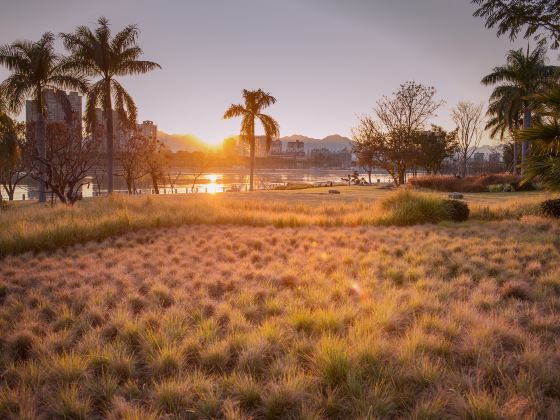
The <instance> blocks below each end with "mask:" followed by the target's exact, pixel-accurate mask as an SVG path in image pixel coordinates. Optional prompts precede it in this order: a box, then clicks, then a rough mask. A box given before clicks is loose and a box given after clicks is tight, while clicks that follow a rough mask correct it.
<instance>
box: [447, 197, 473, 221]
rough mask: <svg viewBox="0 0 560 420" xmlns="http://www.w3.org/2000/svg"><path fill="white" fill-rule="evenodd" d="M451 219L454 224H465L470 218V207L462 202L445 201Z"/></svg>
mask: <svg viewBox="0 0 560 420" xmlns="http://www.w3.org/2000/svg"><path fill="white" fill-rule="evenodd" d="M445 205H446V207H447V211H448V212H449V218H450V219H451V220H453V221H454V222H464V221H465V220H467V219H468V218H469V213H470V210H469V206H468V204H467V203H465V202H464V201H460V200H445Z"/></svg>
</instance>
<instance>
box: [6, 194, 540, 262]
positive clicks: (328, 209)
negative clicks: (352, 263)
mask: <svg viewBox="0 0 560 420" xmlns="http://www.w3.org/2000/svg"><path fill="white" fill-rule="evenodd" d="M339 189H340V190H341V191H342V194H340V195H329V194H328V189H324V188H316V189H312V190H313V191H312V192H302V191H267V192H256V193H253V194H251V193H237V194H218V195H215V196H211V195H202V194H201V195H198V196H184V195H183V196H159V197H157V196H148V197H139V196H135V197H130V196H113V197H109V198H95V199H90V200H85V201H83V202H80V203H78V204H77V205H76V206H74V207H73V208H72V207H67V206H64V205H58V206H55V207H54V208H50V207H41V206H40V205H38V204H32V205H29V204H23V205H22V204H16V205H14V206H13V207H12V208H10V209H8V210H6V211H2V212H0V259H1V258H3V257H5V256H6V255H14V254H20V253H22V252H27V251H47V250H55V249H58V248H61V247H65V246H69V245H73V244H75V243H84V242H87V241H91V240H102V239H105V238H108V237H111V236H118V235H122V234H124V233H126V232H131V231H138V230H140V229H148V228H152V229H153V228H159V227H176V226H181V225H191V224H207V225H216V224H235V225H247V226H267V225H273V226H276V227H296V226H361V225H406V224H413V223H418V221H419V220H424V222H432V220H430V218H428V219H426V218H425V217H426V216H427V215H436V214H437V213H438V211H437V209H436V208H435V207H437V203H435V201H438V200H440V199H441V198H442V197H445V195H442V194H426V193H413V192H407V191H399V192H397V193H394V192H391V191H387V190H381V189H378V188H364V187H341V188H339ZM305 191H308V190H305ZM395 194H396V195H399V194H401V195H402V194H404V195H409V196H411V197H413V198H420V199H424V198H425V199H426V200H425V201H427V203H426V204H427V205H428V207H430V206H432V207H433V210H434V211H431V210H430V211H427V212H423V213H422V214H415V213H418V212H414V211H411V209H409V208H408V207H403V208H402V209H405V208H406V209H407V211H406V212H405V213H404V214H403V212H398V211H390V210H388V209H387V208H385V207H384V206H383V204H382V202H383V201H384V200H386V199H390V197H392V196H394V195H395ZM544 197H545V195H544V194H542V193H536V194H535V193H513V194H508V193H501V194H490V193H488V194H470V195H466V199H467V202H468V203H469V205H470V206H471V218H472V219H475V220H477V219H478V220H504V219H517V218H519V217H521V216H522V215H527V214H535V213H536V211H537V205H538V203H539V202H540V201H542V199H543V198H544ZM440 201H441V200H440ZM423 208H424V209H426V206H423ZM418 210H420V208H419V209H418Z"/></svg>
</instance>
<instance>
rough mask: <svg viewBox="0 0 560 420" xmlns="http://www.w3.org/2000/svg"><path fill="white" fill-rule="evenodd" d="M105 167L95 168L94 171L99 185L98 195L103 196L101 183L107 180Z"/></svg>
mask: <svg viewBox="0 0 560 420" xmlns="http://www.w3.org/2000/svg"><path fill="white" fill-rule="evenodd" d="M105 174H106V171H105V168H103V167H101V168H95V170H94V171H93V176H92V178H93V180H94V181H95V185H96V186H97V195H98V196H101V185H103V181H104V180H105Z"/></svg>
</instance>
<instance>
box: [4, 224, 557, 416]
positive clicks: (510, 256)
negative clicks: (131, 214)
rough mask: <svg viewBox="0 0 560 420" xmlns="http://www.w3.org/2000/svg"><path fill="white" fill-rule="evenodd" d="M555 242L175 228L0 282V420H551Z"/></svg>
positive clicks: (93, 248) (550, 232)
mask: <svg viewBox="0 0 560 420" xmlns="http://www.w3.org/2000/svg"><path fill="white" fill-rule="evenodd" d="M559 237H560V226H559V225H558V223H556V222H552V221H550V220H546V219H541V218H535V217H526V218H524V219H523V220H522V221H502V222H488V223H483V224H480V223H470V224H460V225H439V226H434V225H423V226H414V227H371V226H361V227H355V228H352V227H330V228H326V227H318V226H309V227H297V228H285V229H278V228H275V227H273V226H268V227H250V226H232V225H219V226H183V227H180V228H162V229H158V230H151V231H142V232H133V233H127V234H125V235H123V236H121V237H119V238H113V239H109V240H106V241H102V242H99V243H95V242H91V243H88V244H85V245H76V246H74V247H72V248H70V249H67V250H65V251H63V250H59V251H56V252H54V253H52V254H50V255H46V254H42V255H39V256H36V257H33V256H31V255H22V256H15V257H7V258H5V259H4V261H2V264H1V271H0V278H2V280H1V281H0V299H1V302H2V305H1V306H0V343H1V346H2V352H1V353H0V354H1V355H0V372H2V382H1V383H2V385H1V386H0V418H35V417H36V416H38V415H42V416H43V417H48V418H91V417H106V418H114V419H117V418H128V419H133V418H134V419H140V418H142V419H145V418H159V417H165V416H168V417H171V418H180V419H182V418H185V419H190V418H193V419H196V418H228V419H241V418H255V419H259V418H265V419H284V418H294V419H295V418H307V419H321V418H340V419H348V418H363V419H366V418H369V419H373V418H408V417H413V418H434V419H436V418H437V419H440V418H473V419H493V418H525V419H535V418H558V417H559V416H560V352H559V336H560V329H559V326H560V267H559V266H558V264H557V262H558V260H559V258H560V253H559V249H560V243H559V241H558V238H559Z"/></svg>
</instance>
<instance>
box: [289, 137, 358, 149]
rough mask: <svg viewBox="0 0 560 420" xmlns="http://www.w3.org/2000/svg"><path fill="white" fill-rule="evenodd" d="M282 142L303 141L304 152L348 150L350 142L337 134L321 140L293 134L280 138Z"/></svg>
mask: <svg viewBox="0 0 560 420" xmlns="http://www.w3.org/2000/svg"><path fill="white" fill-rule="evenodd" d="M280 140H282V142H284V143H287V142H289V141H296V140H299V141H303V142H305V146H304V147H305V151H308V150H312V149H321V148H325V149H329V150H333V151H334V150H341V149H344V148H347V149H349V148H350V142H351V140H350V139H349V138H348V137H344V136H341V135H338V134H331V135H330V136H327V137H325V138H322V139H314V138H312V137H307V136H303V135H301V134H293V135H291V136H286V137H281V138H280Z"/></svg>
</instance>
